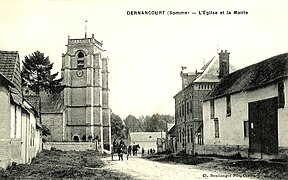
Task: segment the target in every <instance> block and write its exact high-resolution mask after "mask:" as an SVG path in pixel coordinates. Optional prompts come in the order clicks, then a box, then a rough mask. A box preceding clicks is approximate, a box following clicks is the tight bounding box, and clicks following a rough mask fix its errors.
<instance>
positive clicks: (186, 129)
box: [174, 50, 235, 154]
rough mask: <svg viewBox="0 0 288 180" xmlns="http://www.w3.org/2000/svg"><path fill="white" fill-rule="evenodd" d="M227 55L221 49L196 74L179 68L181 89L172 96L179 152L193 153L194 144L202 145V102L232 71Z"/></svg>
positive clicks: (233, 68)
mask: <svg viewBox="0 0 288 180" xmlns="http://www.w3.org/2000/svg"><path fill="white" fill-rule="evenodd" d="M229 54H230V53H228V52H227V51H226V50H225V51H221V52H220V53H218V55H219V56H214V57H213V58H212V59H211V60H210V61H209V62H208V63H206V64H205V65H204V66H203V67H202V68H201V69H200V71H196V72H195V73H191V72H189V73H188V72H185V69H186V67H182V71H181V73H180V76H181V78H182V89H181V90H180V91H179V92H178V93H177V94H176V95H175V96H174V99H175V130H176V132H177V133H176V134H177V136H176V137H177V138H176V139H177V141H176V142H177V145H176V149H177V151H178V152H179V151H181V150H184V151H185V152H186V153H188V154H194V153H195V146H197V145H201V144H203V118H202V102H203V99H204V97H205V96H206V95H207V94H208V93H209V92H210V91H211V90H212V89H213V88H214V87H215V86H216V85H217V83H218V82H219V80H220V79H221V78H222V77H224V76H226V75H227V74H229V72H231V71H234V70H235V67H233V66H231V65H229Z"/></svg>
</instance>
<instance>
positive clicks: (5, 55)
mask: <svg viewBox="0 0 288 180" xmlns="http://www.w3.org/2000/svg"><path fill="white" fill-rule="evenodd" d="M0 73H1V74H2V75H3V76H5V77H6V78H7V79H8V80H10V81H11V82H12V83H13V84H14V86H15V88H12V89H11V92H12V93H11V96H12V99H13V101H14V102H15V103H18V104H21V103H22V90H21V72H20V60H19V55H18V52H17V51H0Z"/></svg>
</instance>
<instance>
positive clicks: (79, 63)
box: [77, 52, 84, 68]
mask: <svg viewBox="0 0 288 180" xmlns="http://www.w3.org/2000/svg"><path fill="white" fill-rule="evenodd" d="M77 68H84V54H83V52H79V53H78V54H77Z"/></svg>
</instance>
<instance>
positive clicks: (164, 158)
mask: <svg viewBox="0 0 288 180" xmlns="http://www.w3.org/2000/svg"><path fill="white" fill-rule="evenodd" d="M144 158H145V159H149V160H152V161H158V162H164V163H180V164H188V165H195V167H196V168H199V169H206V170H212V171H213V170H214V171H217V172H223V173H228V174H233V175H235V176H238V177H241V176H242V177H251V178H260V179H263V178H264V179H287V178H288V161H287V160H286V161H283V160H272V161H264V160H257V159H250V160H249V159H247V158H243V157H239V156H238V155H235V156H227V157H225V156H213V155H212V156H208V155H204V156H203V155H201V156H198V155H186V154H183V153H179V154H155V155H150V156H146V157H144Z"/></svg>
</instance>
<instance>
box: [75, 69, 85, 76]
mask: <svg viewBox="0 0 288 180" xmlns="http://www.w3.org/2000/svg"><path fill="white" fill-rule="evenodd" d="M83 74H84V73H83V71H82V70H81V69H80V70H77V71H76V75H77V76H78V77H82V76H83Z"/></svg>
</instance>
